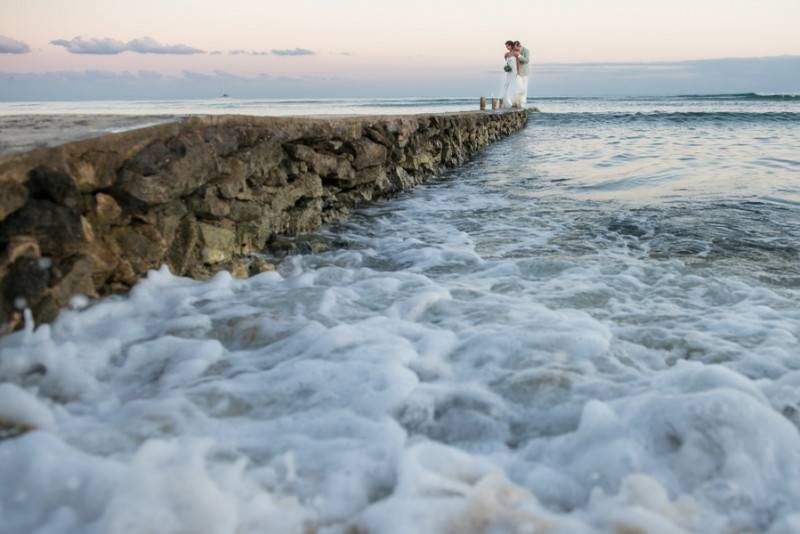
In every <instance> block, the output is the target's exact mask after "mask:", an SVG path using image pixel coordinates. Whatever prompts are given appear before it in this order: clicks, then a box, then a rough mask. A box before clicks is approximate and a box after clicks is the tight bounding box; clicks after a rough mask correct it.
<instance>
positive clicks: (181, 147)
mask: <svg viewBox="0 0 800 534" xmlns="http://www.w3.org/2000/svg"><path fill="white" fill-rule="evenodd" d="M218 175H219V165H218V162H217V161H216V160H215V158H214V155H213V154H212V153H211V151H210V150H208V149H207V147H204V145H203V141H202V139H200V138H199V136H198V135H197V134H190V133H185V134H181V135H180V136H179V137H176V138H175V139H172V140H170V141H169V142H168V144H164V143H154V144H152V145H150V146H149V147H147V148H145V149H144V150H142V151H141V152H140V153H139V154H137V155H136V156H134V158H133V159H132V160H130V161H129V162H127V163H126V164H125V166H124V167H123V169H122V171H121V172H120V175H119V179H118V181H117V187H118V188H119V189H120V190H121V191H122V192H124V193H125V194H127V195H129V196H131V197H133V198H134V199H136V200H138V201H140V202H142V203H144V204H146V205H157V204H163V203H165V202H168V201H170V200H173V199H176V198H180V197H183V196H185V195H187V194H189V193H191V192H193V191H195V190H197V189H198V188H200V187H201V186H202V185H204V184H205V183H206V182H208V181H209V180H210V179H211V178H212V177H215V176H218Z"/></svg>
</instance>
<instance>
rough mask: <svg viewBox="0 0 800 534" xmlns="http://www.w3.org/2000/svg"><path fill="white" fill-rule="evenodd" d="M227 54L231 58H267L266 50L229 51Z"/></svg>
mask: <svg viewBox="0 0 800 534" xmlns="http://www.w3.org/2000/svg"><path fill="white" fill-rule="evenodd" d="M228 54H230V55H232V56H268V55H269V52H267V51H266V50H230V51H229V52H228Z"/></svg>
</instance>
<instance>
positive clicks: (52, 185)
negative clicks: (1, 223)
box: [28, 167, 81, 209]
mask: <svg viewBox="0 0 800 534" xmlns="http://www.w3.org/2000/svg"><path fill="white" fill-rule="evenodd" d="M28 188H29V190H30V194H31V196H32V197H33V198H46V199H49V200H52V201H53V202H55V203H56V204H61V205H62V206H66V207H68V208H71V209H76V208H77V207H78V205H79V204H80V201H81V193H80V191H78V185H77V184H76V183H75V180H74V179H73V178H72V176H70V175H69V174H67V173H65V172H63V171H59V170H55V169H50V168H47V167H37V168H36V169H34V170H33V171H31V174H30V178H29V180H28Z"/></svg>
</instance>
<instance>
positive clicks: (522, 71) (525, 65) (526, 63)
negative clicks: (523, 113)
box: [513, 41, 531, 107]
mask: <svg viewBox="0 0 800 534" xmlns="http://www.w3.org/2000/svg"><path fill="white" fill-rule="evenodd" d="M513 52H514V55H515V56H517V58H518V59H519V76H520V78H522V107H525V106H526V105H527V104H528V74H529V73H530V70H531V66H530V61H531V52H530V50H528V49H527V48H525V47H524V46H522V43H520V42H519V41H514V51H513Z"/></svg>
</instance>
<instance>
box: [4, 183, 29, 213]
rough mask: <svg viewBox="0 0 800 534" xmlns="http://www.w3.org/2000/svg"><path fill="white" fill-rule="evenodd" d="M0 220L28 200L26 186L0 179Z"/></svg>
mask: <svg viewBox="0 0 800 534" xmlns="http://www.w3.org/2000/svg"><path fill="white" fill-rule="evenodd" d="M0 191H2V194H0V221H3V220H4V219H5V218H6V217H8V216H9V215H11V214H12V213H14V212H15V211H17V210H18V209H20V208H21V207H22V206H24V205H25V203H26V202H27V201H28V188H27V187H25V186H24V185H22V184H20V183H18V182H16V181H13V180H3V181H0Z"/></svg>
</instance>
